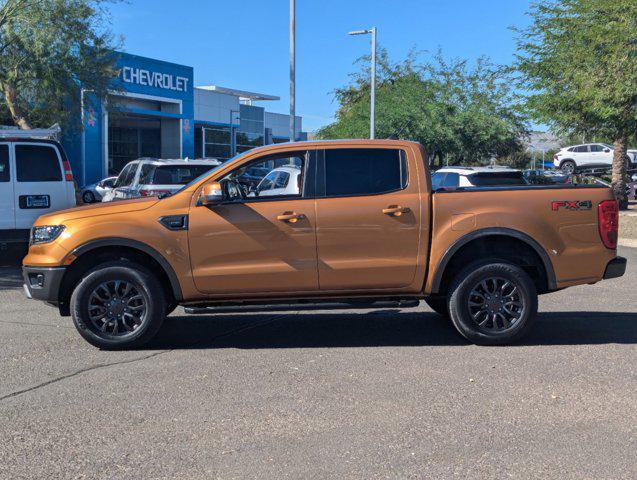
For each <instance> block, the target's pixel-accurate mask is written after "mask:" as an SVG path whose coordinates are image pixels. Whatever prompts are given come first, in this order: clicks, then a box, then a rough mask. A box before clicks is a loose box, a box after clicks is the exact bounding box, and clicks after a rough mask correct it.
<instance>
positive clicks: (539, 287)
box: [23, 140, 626, 348]
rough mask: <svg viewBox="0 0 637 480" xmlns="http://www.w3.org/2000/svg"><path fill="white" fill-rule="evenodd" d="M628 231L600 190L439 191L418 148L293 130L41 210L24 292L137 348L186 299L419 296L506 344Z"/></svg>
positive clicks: (240, 304) (345, 301) (254, 304)
mask: <svg viewBox="0 0 637 480" xmlns="http://www.w3.org/2000/svg"><path fill="white" fill-rule="evenodd" d="M617 231H618V209H617V203H616V202H615V200H614V199H613V196H612V194H611V191H610V190H609V189H608V188H605V187H603V186H593V185H574V186H566V187H564V186H512V187H488V188H475V187H467V188H457V189H455V190H442V191H436V192H432V189H431V179H430V174H429V170H428V167H427V162H426V155H425V151H424V149H423V147H422V146H421V145H420V144H417V143H413V142H407V141H394V140H379V141H373V140H372V141H369V140H347V141H345V140H344V141H319V142H302V143H286V144H278V145H272V146H267V147H262V148H256V149H253V150H250V151H248V152H245V153H243V154H241V155H239V156H238V157H236V158H234V159H232V160H230V161H228V162H226V163H224V164H222V165H220V166H219V167H217V168H215V169H214V170H212V171H210V172H208V173H207V174H205V175H203V176H201V177H199V178H196V179H195V180H193V181H192V182H191V183H189V184H188V185H185V186H184V187H183V188H182V189H181V190H179V191H178V192H176V193H174V194H172V195H170V196H165V197H163V198H161V197H152V198H143V199H136V200H127V201H120V202H114V203H109V204H104V203H103V204H99V205H92V206H84V207H79V208H72V209H69V210H64V211H60V212H57V213H54V214H50V215H45V216H42V217H40V218H39V219H38V220H37V222H36V223H35V225H34V228H33V229H32V232H31V243H30V247H29V253H28V255H27V256H26V258H25V259H24V262H23V263H24V266H23V275H24V281H25V285H24V288H25V292H26V294H27V296H28V297H30V298H34V299H39V300H44V301H45V302H47V303H49V304H52V305H54V306H57V307H58V308H59V311H60V313H61V314H62V315H72V317H73V321H74V323H75V326H76V327H77V330H78V331H79V333H80V334H81V335H82V336H83V337H84V338H85V339H86V340H87V341H88V342H90V343H92V344H93V345H96V346H99V347H101V348H128V347H133V346H138V345H141V344H142V343H144V342H146V341H148V340H149V339H150V338H152V337H153V335H155V333H156V332H157V331H158V329H159V328H160V326H161V324H162V322H163V320H164V318H165V316H166V315H167V314H168V313H170V312H171V311H172V310H174V309H175V308H176V307H177V305H184V306H186V307H187V311H188V308H190V309H191V310H192V309H195V310H196V309H203V308H205V309H207V311H211V312H214V311H215V309H218V310H223V309H228V308H252V309H266V308H272V307H271V306H272V305H277V306H278V307H280V308H291V309H293V308H296V307H297V306H298V305H304V306H305V308H313V307H316V308H330V307H334V308H336V307H337V306H340V307H343V306H349V307H350V308H374V307H382V308H386V307H387V306H388V305H395V306H402V307H407V306H415V305H417V304H418V302H419V301H420V300H424V301H425V302H427V303H428V304H429V305H430V306H431V307H432V308H433V309H434V310H435V311H436V312H438V313H440V314H442V315H445V316H448V317H449V318H450V319H451V321H452V322H453V324H454V325H455V327H456V328H457V329H458V331H459V332H460V333H461V334H462V335H463V336H464V337H466V338H467V339H468V340H470V341H472V342H474V343H477V344H485V345H496V344H506V343H510V342H514V341H516V340H518V339H520V338H521V337H522V336H523V335H524V334H525V333H526V332H527V331H528V330H529V328H530V326H531V324H532V322H533V320H534V318H535V316H536V312H537V295H538V294H542V293H548V292H553V291H556V290H559V289H562V288H566V287H570V286H573V285H579V284H591V283H595V282H598V281H600V280H602V279H607V278H614V277H619V276H621V275H623V274H624V271H625V269H626V260H625V259H624V258H621V257H618V256H617V254H616V247H617ZM266 306H270V307H266ZM278 307H277V308H278Z"/></svg>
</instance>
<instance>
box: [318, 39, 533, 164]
mask: <svg viewBox="0 0 637 480" xmlns="http://www.w3.org/2000/svg"><path fill="white" fill-rule="evenodd" d="M357 63H358V64H360V65H361V67H362V68H361V69H360V70H359V71H357V72H355V73H354V74H352V75H351V76H350V78H351V81H350V84H349V85H347V86H345V87H343V88H338V89H336V91H335V98H336V101H337V102H338V104H339V108H338V110H337V112H336V121H335V122H334V123H332V124H330V125H327V126H326V127H324V128H322V129H320V130H319V131H318V132H317V134H318V136H319V137H320V138H364V137H366V136H367V135H368V132H369V110H370V108H369V107H370V104H369V102H370V97H369V93H370V82H369V57H362V58H361V59H359V60H358V61H357ZM377 71H378V79H377V88H376V133H377V136H378V138H387V137H390V136H396V137H399V138H407V139H412V140H417V141H419V142H420V143H422V144H423V145H424V146H425V148H426V150H427V152H428V153H429V156H430V162H431V163H432V164H433V163H434V162H435V163H438V165H440V166H441V165H443V164H444V163H449V164H460V163H484V162H488V161H489V160H490V159H491V158H493V157H501V156H506V155H510V154H513V153H515V152H519V151H521V150H522V149H523V143H522V139H523V137H524V135H525V133H526V125H525V122H524V118H523V116H522V115H521V114H520V112H518V111H517V110H516V109H515V108H514V107H513V104H514V95H513V92H512V90H511V87H510V79H509V77H508V74H507V72H505V71H504V70H503V69H500V68H497V67H494V66H493V65H491V64H490V63H489V62H488V61H487V60H486V59H480V60H479V61H478V62H477V63H476V65H475V66H474V67H471V68H470V67H469V66H468V64H467V62H466V61H460V60H454V61H446V60H445V59H444V58H443V57H442V55H441V54H440V53H438V54H437V55H435V56H434V57H433V58H432V60H431V61H430V62H426V63H418V62H417V58H416V55H414V54H413V53H412V54H410V55H409V56H408V57H407V59H405V60H404V61H403V62H400V63H396V64H394V63H392V62H391V61H390V60H389V58H388V56H387V52H386V51H385V50H383V49H381V51H380V54H379V55H378V68H377Z"/></svg>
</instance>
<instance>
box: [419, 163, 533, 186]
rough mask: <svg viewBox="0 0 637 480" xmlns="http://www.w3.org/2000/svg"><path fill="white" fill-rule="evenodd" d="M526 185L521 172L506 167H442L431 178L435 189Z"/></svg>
mask: <svg viewBox="0 0 637 480" xmlns="http://www.w3.org/2000/svg"><path fill="white" fill-rule="evenodd" d="M515 185H517V186H522V185H528V182H527V181H526V179H525V178H524V175H523V174H522V171H521V170H517V169H514V168H508V167H498V166H493V167H444V168H441V169H440V170H437V171H436V172H435V173H434V174H433V175H432V176H431V186H432V188H433V189H434V191H435V190H437V189H446V190H450V189H456V188H466V187H498V186H515Z"/></svg>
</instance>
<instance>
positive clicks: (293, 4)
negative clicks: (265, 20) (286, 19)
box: [290, 0, 296, 142]
mask: <svg viewBox="0 0 637 480" xmlns="http://www.w3.org/2000/svg"><path fill="white" fill-rule="evenodd" d="M295 140H296V0H290V142H294V141H295Z"/></svg>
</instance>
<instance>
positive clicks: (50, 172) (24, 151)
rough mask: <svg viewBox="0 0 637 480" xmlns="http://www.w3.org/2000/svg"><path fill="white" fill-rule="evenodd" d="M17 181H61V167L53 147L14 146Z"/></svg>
mask: <svg viewBox="0 0 637 480" xmlns="http://www.w3.org/2000/svg"><path fill="white" fill-rule="evenodd" d="M15 162H16V173H17V175H16V177H17V180H18V182H61V181H62V169H61V168H60V161H59V158H58V154H57V151H56V150H55V148H53V147H50V146H48V145H16V146H15Z"/></svg>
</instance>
